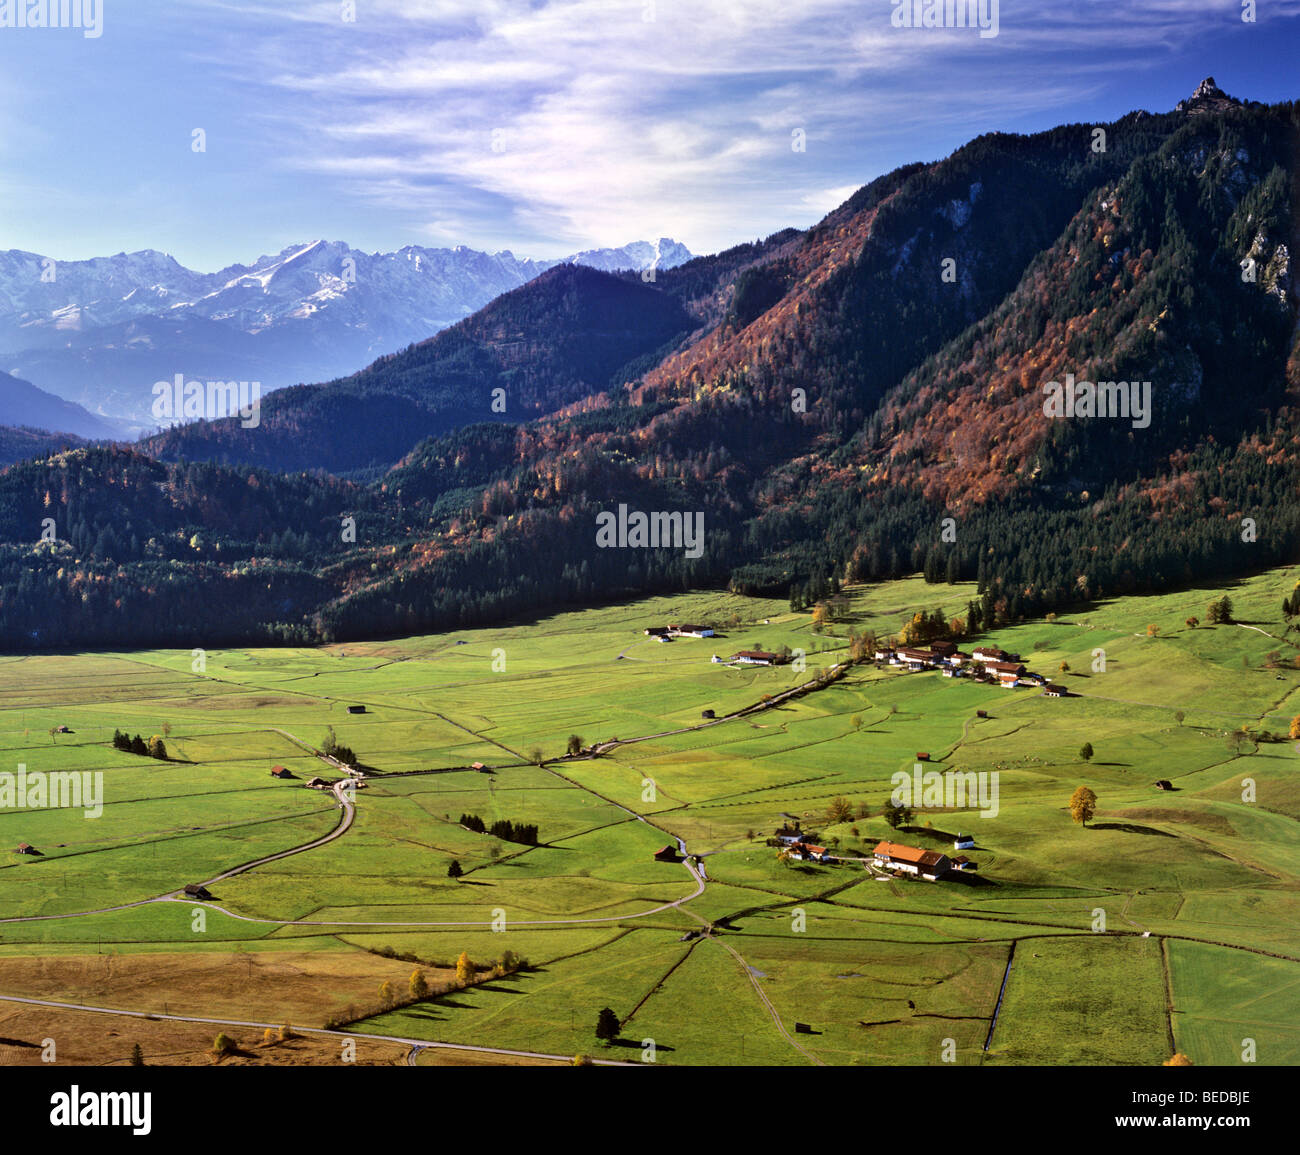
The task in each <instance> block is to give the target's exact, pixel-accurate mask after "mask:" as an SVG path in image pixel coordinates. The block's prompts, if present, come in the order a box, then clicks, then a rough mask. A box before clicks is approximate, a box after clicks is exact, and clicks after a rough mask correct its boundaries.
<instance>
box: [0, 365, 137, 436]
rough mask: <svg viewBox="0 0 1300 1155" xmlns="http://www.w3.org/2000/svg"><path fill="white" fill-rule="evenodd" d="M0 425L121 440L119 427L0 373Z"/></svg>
mask: <svg viewBox="0 0 1300 1155" xmlns="http://www.w3.org/2000/svg"><path fill="white" fill-rule="evenodd" d="M0 425H10V426H15V425H21V426H27V427H29V428H34V429H45V430H49V431H50V432H52V433H73V434H76V435H77V436H78V437H86V438H110V439H111V438H116V437H120V436H122V430H121V428H120V427H118V426H115V425H113V424H112V423H110V422H108V421H105V420H103V419H102V418H99V417H96V416H95V415H94V414H93V413H88V412H87V411H86V410H85V409H83V408H82V407H81V406H80V405H74V404H73V403H72V402H71V401H64V400H63V399H62V398H61V397H56V396H54V395H53V394H52V393H46V392H45V391H44V390H41V389H37V388H36V386H35V385H33V384H32V383H31V382H30V381H21V380H19V379H18V378H17V377H11V376H10V375H9V374H8V373H0Z"/></svg>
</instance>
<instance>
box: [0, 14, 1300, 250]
mask: <svg viewBox="0 0 1300 1155" xmlns="http://www.w3.org/2000/svg"><path fill="white" fill-rule="evenodd" d="M8 2H9V0H0V11H3V8H4V7H5V5H6V4H7V3H8ZM21 2H23V3H34V2H36V0H21ZM86 2H89V0H86ZM102 7H103V34H102V35H101V36H99V37H98V38H87V37H85V36H84V35H83V34H82V33H81V32H79V31H76V30H62V29H58V30H56V29H33V28H5V27H0V101H2V102H3V105H2V107H3V109H4V115H3V116H2V117H0V230H2V231H0V249H2V248H21V249H28V250H32V251H35V252H40V253H43V254H48V255H51V256H54V257H56V258H58V259H60V260H70V259H76V258H80V257H87V256H93V255H104V254H109V253H115V252H120V251H123V250H126V251H131V250H135V249H142V248H157V249H162V250H164V251H166V252H170V253H172V254H174V255H175V256H176V257H177V259H178V260H180V261H182V262H183V263H185V264H188V265H190V266H192V267H195V268H199V269H203V270H205V271H207V270H214V269H216V268H219V267H221V266H223V265H226V264H229V263H232V262H235V261H250V260H252V259H254V258H255V257H256V256H258V255H260V254H262V253H267V252H277V251H279V250H280V249H282V248H284V247H285V246H287V245H289V244H291V243H294V242H297V241H303V240H310V239H315V238H318V237H321V238H327V239H330V240H342V241H347V242H350V243H351V244H353V245H355V246H357V247H359V248H363V249H367V250H375V249H393V248H398V247H400V246H402V245H405V244H424V245H452V244H467V245H470V246H472V247H474V248H484V249H489V250H493V249H500V248H509V249H512V250H514V251H515V252H516V253H519V254H522V255H528V256H538V257H542V256H554V255H560V254H563V253H566V252H570V251H573V250H576V249H579V248H588V247H595V246H601V245H618V244H623V243H626V242H627V241H630V240H634V239H641V238H646V239H653V238H655V237H658V236H672V237H674V238H676V239H678V240H680V241H682V242H684V243H685V244H687V245H688V246H689V247H690V248H691V249H692V250H693V251H695V252H701V253H703V252H713V251H717V250H718V249H720V248H724V247H726V246H727V245H729V244H734V243H736V242H739V241H743V240H752V239H753V238H755V237H758V236H765V235H767V234H769V233H771V232H774V231H775V230H777V229H779V228H783V227H785V226H788V225H794V226H798V227H803V226H807V225H810V224H812V223H814V222H815V221H816V220H818V219H819V218H820V217H821V216H823V215H824V214H825V213H826V212H827V211H829V210H830V209H831V208H833V207H834V206H835V205H836V204H838V203H840V202H841V201H842V200H843V199H844V198H845V197H846V196H847V195H848V194H849V193H850V192H851V191H852V190H853V189H855V188H857V187H860V186H861V185H863V184H865V183H866V182H867V181H869V180H871V179H872V178H874V177H876V176H878V175H880V174H881V173H883V172H887V171H889V170H890V169H893V168H895V167H897V166H898V165H900V164H904V163H907V162H908V161H912V160H933V159H937V158H939V157H942V156H945V155H947V154H948V153H950V152H952V151H953V150H954V149H955V148H957V147H959V146H960V145H961V144H963V143H964V142H965V141H967V140H969V139H970V138H971V137H973V136H976V135H978V134H979V133H981V132H986V131H993V130H1003V131H1017V132H1030V131H1035V130H1037V129H1042V128H1047V127H1051V126H1052V125H1055V124H1059V123H1066V122H1075V121H1083V122H1093V121H1103V120H1112V119H1115V118H1117V117H1119V116H1122V115H1123V114H1124V113H1126V112H1128V111H1130V110H1132V109H1134V108H1147V109H1150V110H1152V111H1161V110H1165V109H1169V108H1172V107H1173V105H1174V104H1176V103H1177V102H1178V100H1180V99H1182V98H1183V97H1185V96H1187V95H1189V94H1190V92H1191V90H1192V89H1193V88H1194V87H1195V85H1196V84H1197V82H1198V81H1200V80H1201V79H1202V78H1203V77H1204V76H1206V75H1213V76H1215V78H1216V79H1217V80H1218V82H1219V84H1220V85H1221V86H1222V87H1223V88H1224V89H1226V90H1227V91H1228V92H1229V93H1231V94H1232V95H1234V96H1238V97H1242V98H1248V99H1254V100H1262V101H1267V102H1273V101H1278V100H1290V99H1297V98H1300V68H1297V66H1296V61H1297V60H1300V0H1258V3H1257V20H1256V22H1255V23H1253V24H1252V23H1245V22H1243V20H1242V18H1241V11H1242V4H1241V2H1240V0H1142V2H1132V3H1125V2H1123V0H1050V2H1043V0H1001V3H1000V5H999V14H998V35H997V36H996V37H987V38H981V37H979V36H978V35H977V34H976V33H975V32H974V31H971V30H961V29H951V30H948V29H925V28H922V29H899V28H895V27H893V25H892V23H891V19H890V16H891V12H892V11H893V3H892V2H891V0H855V2H851V3H844V2H842V0H553V2H547V0H355V13H356V18H355V20H348V19H346V18H345V15H346V13H345V7H346V6H345V4H344V3H343V0H102ZM196 128H198V129H202V130H203V131H204V132H205V133H206V137H207V151H206V152H202V153H198V152H195V151H193V147H192V140H193V132H194V130H195V129H196ZM797 129H802V130H803V132H804V133H805V136H806V147H805V150H804V151H802V152H797V151H795V150H794V149H793V148H792V133H794V131H795V130H797Z"/></svg>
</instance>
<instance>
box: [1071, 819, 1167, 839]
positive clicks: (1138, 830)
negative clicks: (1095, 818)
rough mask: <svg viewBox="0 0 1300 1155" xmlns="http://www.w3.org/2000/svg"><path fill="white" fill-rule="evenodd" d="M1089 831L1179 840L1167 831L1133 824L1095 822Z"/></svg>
mask: <svg viewBox="0 0 1300 1155" xmlns="http://www.w3.org/2000/svg"><path fill="white" fill-rule="evenodd" d="M1088 829H1089V830H1122V831H1124V832H1125V833H1127V834H1158V835H1160V837H1161V838H1177V837H1178V835H1177V834H1170V833H1169V831H1167V830H1156V829H1154V828H1153V827H1150V826H1134V825H1133V823H1131V822H1094V823H1093V824H1092V825H1091V826H1090V827H1088Z"/></svg>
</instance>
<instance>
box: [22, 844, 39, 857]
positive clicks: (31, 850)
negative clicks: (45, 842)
mask: <svg viewBox="0 0 1300 1155" xmlns="http://www.w3.org/2000/svg"><path fill="white" fill-rule="evenodd" d="M17 853H19V854H35V855H39V854H40V853H41V852H40V851H39V850H37V849H36V847H34V846H33V845H32V844H31V843H30V842H20V843H19V844H18V847H17Z"/></svg>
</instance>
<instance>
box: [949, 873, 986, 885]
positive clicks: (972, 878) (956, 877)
mask: <svg viewBox="0 0 1300 1155" xmlns="http://www.w3.org/2000/svg"><path fill="white" fill-rule="evenodd" d="M943 881H944V882H945V883H950V882H955V883H957V884H959V885H961V886H997V883H996V882H994V881H993V879H991V878H985V877H984V875H982V874H971V873H970V872H968V871H965V870H959V871H954V872H952V873H949V874H945V875H944V876H943Z"/></svg>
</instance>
